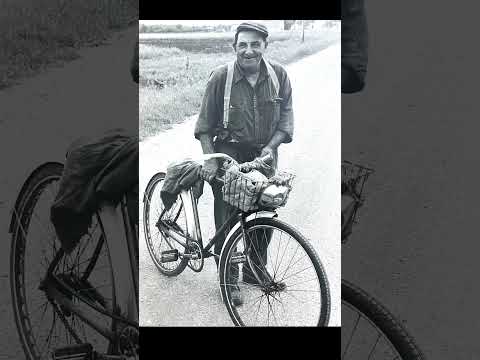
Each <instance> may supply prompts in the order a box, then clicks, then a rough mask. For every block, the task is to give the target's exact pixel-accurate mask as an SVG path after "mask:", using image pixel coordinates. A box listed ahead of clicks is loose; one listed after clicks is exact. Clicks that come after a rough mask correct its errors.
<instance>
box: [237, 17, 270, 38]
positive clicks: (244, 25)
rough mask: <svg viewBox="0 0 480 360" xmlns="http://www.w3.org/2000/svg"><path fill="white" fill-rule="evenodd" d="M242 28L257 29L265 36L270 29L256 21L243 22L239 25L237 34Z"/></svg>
mask: <svg viewBox="0 0 480 360" xmlns="http://www.w3.org/2000/svg"><path fill="white" fill-rule="evenodd" d="M242 30H249V31H257V32H259V33H260V34H262V35H264V36H265V37H267V36H268V29H267V27H266V26H265V25H263V24H260V23H256V22H251V21H248V22H243V23H241V24H240V25H238V27H237V34H238V33H239V32H240V31H242Z"/></svg>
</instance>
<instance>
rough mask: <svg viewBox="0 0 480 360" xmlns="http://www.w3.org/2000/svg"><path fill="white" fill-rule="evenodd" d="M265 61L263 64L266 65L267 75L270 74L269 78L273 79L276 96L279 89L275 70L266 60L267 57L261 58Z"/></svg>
mask: <svg viewBox="0 0 480 360" xmlns="http://www.w3.org/2000/svg"><path fill="white" fill-rule="evenodd" d="M263 60H264V62H265V65H266V66H267V71H268V75H269V76H270V79H272V81H273V86H274V87H275V97H277V96H278V91H279V89H280V84H279V83H278V77H277V74H276V73H275V70H273V67H272V65H270V63H269V62H268V60H267V59H263Z"/></svg>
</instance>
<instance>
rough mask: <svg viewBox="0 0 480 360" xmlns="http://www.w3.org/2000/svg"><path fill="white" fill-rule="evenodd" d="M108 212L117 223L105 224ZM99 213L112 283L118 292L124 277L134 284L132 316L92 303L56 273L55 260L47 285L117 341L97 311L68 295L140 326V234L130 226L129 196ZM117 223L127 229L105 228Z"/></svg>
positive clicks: (63, 302)
mask: <svg viewBox="0 0 480 360" xmlns="http://www.w3.org/2000/svg"><path fill="white" fill-rule="evenodd" d="M108 212H110V213H111V214H113V215H114V216H116V218H117V222H116V223H115V224H110V225H108V224H106V222H107V221H109V220H110V219H109V216H105V214H106V213H108ZM98 214H99V217H100V226H101V227H102V230H103V233H104V234H107V235H106V241H107V244H106V245H107V247H108V249H109V253H110V261H111V263H112V269H113V278H114V281H113V286H114V289H115V293H116V294H122V293H123V294H125V288H122V287H121V286H120V284H121V283H122V281H121V280H124V279H129V280H130V286H133V287H134V292H135V300H136V301H135V304H134V307H135V309H133V311H131V312H129V313H130V318H125V317H123V316H119V315H117V314H115V312H114V309H108V310H105V309H103V308H101V307H100V306H98V305H96V304H94V303H92V302H91V301H90V300H89V299H88V298H86V297H84V296H83V295H81V294H77V291H76V290H75V289H73V288H72V287H70V286H69V285H68V284H66V283H65V282H63V281H61V280H60V279H58V278H57V277H56V276H55V275H53V273H52V272H53V270H54V268H55V266H56V264H55V260H54V261H53V262H52V264H51V265H50V268H49V270H48V276H47V278H46V281H45V285H44V286H45V290H46V292H47V294H48V296H50V297H51V298H52V299H54V300H55V301H57V302H58V303H60V304H61V305H62V306H63V307H64V308H65V309H67V310H69V311H70V312H71V313H73V314H75V315H76V316H78V317H79V318H81V319H82V320H83V321H85V323H87V324H88V325H89V326H91V327H92V328H93V329H95V330H96V331H97V332H98V333H99V334H101V335H102V336H104V337H105V338H107V339H109V340H110V341H112V342H114V341H116V340H117V335H116V334H115V332H114V331H112V330H111V329H110V328H108V327H105V326H103V325H101V324H99V322H98V321H97V319H96V317H95V316H94V315H91V314H88V313H86V312H84V311H83V309H82V307H81V306H79V305H78V304H74V303H73V301H72V300H71V299H69V297H68V295H66V294H73V295H75V297H76V298H77V299H79V300H80V301H82V302H83V303H85V304H87V305H88V306H89V307H90V308H93V309H94V310H96V311H97V312H99V313H100V314H103V315H105V316H108V317H111V318H113V319H116V320H117V321H121V322H123V323H126V324H128V325H130V326H134V327H138V264H137V261H136V259H137V257H136V252H135V246H136V245H137V241H136V239H137V235H136V232H135V231H134V230H133V229H132V226H131V221H130V217H129V214H128V208H127V200H126V196H124V197H123V198H122V200H121V202H120V203H119V204H118V205H117V206H116V207H113V206H112V205H108V204H106V205H104V207H103V208H102V209H101V211H99V213H98ZM118 225H123V229H124V230H125V231H116V232H115V233H113V234H112V233H110V235H108V232H107V231H105V228H108V229H112V228H115V227H116V226H118ZM118 229H120V228H118ZM117 236H119V237H120V238H118V237H117ZM125 245H126V246H125ZM61 251H62V250H61ZM61 251H60V252H59V253H60V254H59V253H57V256H56V258H59V257H61V256H62V255H63V254H62V253H61ZM125 264H129V265H130V266H125ZM119 279H121V280H119ZM125 300H126V299H125V296H123V298H121V299H120V301H121V302H120V303H122V304H123V303H124V302H125ZM132 313H133V314H136V316H135V315H132ZM66 328H67V330H68V331H69V332H70V333H71V334H72V336H74V337H75V335H74V333H73V331H72V330H71V329H70V328H69V326H68V325H67V324H66Z"/></svg>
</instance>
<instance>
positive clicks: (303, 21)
mask: <svg viewBox="0 0 480 360" xmlns="http://www.w3.org/2000/svg"><path fill="white" fill-rule="evenodd" d="M304 41H305V20H302V43H303V42H304Z"/></svg>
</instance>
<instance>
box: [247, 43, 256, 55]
mask: <svg viewBox="0 0 480 360" xmlns="http://www.w3.org/2000/svg"><path fill="white" fill-rule="evenodd" d="M253 53H254V51H253V48H252V46H251V45H247V49H246V50H245V54H248V55H252V54H253Z"/></svg>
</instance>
